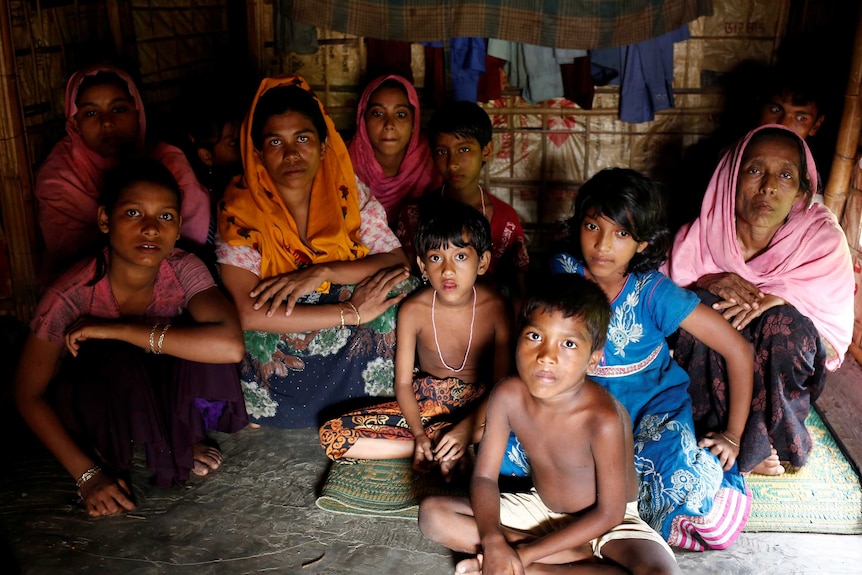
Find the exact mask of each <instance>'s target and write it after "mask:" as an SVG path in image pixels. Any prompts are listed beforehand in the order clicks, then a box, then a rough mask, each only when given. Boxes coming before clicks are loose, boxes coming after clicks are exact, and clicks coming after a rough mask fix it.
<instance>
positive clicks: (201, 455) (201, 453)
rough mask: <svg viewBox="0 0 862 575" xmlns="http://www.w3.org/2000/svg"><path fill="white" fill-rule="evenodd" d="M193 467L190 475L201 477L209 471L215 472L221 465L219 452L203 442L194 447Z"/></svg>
mask: <svg viewBox="0 0 862 575" xmlns="http://www.w3.org/2000/svg"><path fill="white" fill-rule="evenodd" d="M194 458H195V466H194V467H193V468H192V473H194V474H195V475H198V476H201V477H203V476H204V475H207V474H208V473H209V472H210V471H215V470H216V469H218V468H219V466H220V465H221V451H219V450H218V448H217V447H214V446H213V445H210V444H208V443H206V442H204V441H201V442H200V443H196V444H195V446H194Z"/></svg>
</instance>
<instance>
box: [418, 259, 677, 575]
mask: <svg viewBox="0 0 862 575" xmlns="http://www.w3.org/2000/svg"><path fill="white" fill-rule="evenodd" d="M609 318H610V308H609V305H608V301H607V298H606V297H605V295H604V293H603V292H602V290H601V288H599V287H598V286H597V285H596V284H594V283H592V282H590V281H589V280H586V279H584V278H583V277H563V276H553V277H550V278H548V279H547V280H546V281H543V282H539V283H538V285H537V286H536V289H534V290H533V293H532V295H531V296H530V298H529V299H528V301H527V303H526V304H525V306H524V309H523V312H522V320H523V325H522V327H521V331H520V334H519V335H518V338H517V351H516V354H515V355H516V362H517V371H518V375H517V376H513V377H510V378H507V379H504V380H502V381H500V382H499V383H498V384H497V385H496V386H495V387H494V389H493V390H492V391H491V395H490V399H489V402H488V408H487V425H486V426H485V435H484V438H483V439H482V444H481V445H480V448H479V454H478V458H477V461H476V467H475V469H474V471H473V478H472V482H471V485H470V499H469V500H468V499H467V498H464V497H442V496H437V497H429V498H426V499H425V500H424V501H422V503H421V504H420V508H419V526H420V528H421V529H422V532H423V533H424V534H425V535H426V536H427V537H429V538H430V539H433V540H434V541H437V542H438V543H442V544H443V545H445V546H447V547H449V548H450V549H453V550H456V551H461V552H466V553H475V554H477V556H476V557H475V558H470V559H465V560H463V561H461V562H460V563H458V565H457V566H456V570H455V572H456V573H458V574H463V573H483V574H485V575H496V574H524V573H529V574H533V573H628V572H631V573H647V572H648V573H679V572H680V571H679V569H678V567H677V565H676V561H675V559H674V556H673V552H672V551H671V550H670V547H668V545H667V543H665V542H664V540H663V539H662V538H661V536H660V535H659V534H658V533H656V532H655V531H653V529H652V528H650V527H649V525H647V524H646V523H645V522H644V521H643V520H641V519H640V517H639V516H638V512H637V485H638V482H637V477H636V475H635V468H634V450H633V445H632V434H631V423H630V422H629V417H628V414H627V413H626V411H625V409H624V408H623V407H622V406H621V405H620V404H619V403H618V402H617V401H616V400H615V399H614V398H613V397H612V396H611V395H610V394H609V393H608V392H607V391H605V390H604V389H603V388H602V387H601V386H599V385H598V384H596V383H594V382H593V381H591V380H590V379H587V377H586V375H587V373H588V372H589V371H590V370H591V369H593V368H595V367H596V364H597V363H598V361H599V360H600V359H601V357H602V348H603V346H604V343H605V338H606V333H607V328H608V321H609ZM510 430H513V431H514V432H515V433H516V434H517V436H518V438H519V439H520V440H521V443H522V445H523V446H524V448H525V450H526V452H527V453H528V454H529V457H530V463H531V464H532V468H533V475H532V477H533V482H534V487H533V489H532V490H531V491H529V492H527V493H504V494H501V493H500V489H499V487H498V484H497V480H498V470H499V469H500V462H501V460H502V457H503V452H504V450H505V447H506V441H507V439H508V437H509V431H510Z"/></svg>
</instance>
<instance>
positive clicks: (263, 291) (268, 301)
mask: <svg viewBox="0 0 862 575" xmlns="http://www.w3.org/2000/svg"><path fill="white" fill-rule="evenodd" d="M396 266H401V267H403V268H405V269H409V266H408V265H407V258H406V257H405V256H404V251H403V250H402V249H401V248H398V249H395V250H393V251H391V252H388V253H385V254H375V255H371V256H367V257H364V258H361V259H358V260H353V261H348V262H329V263H321V264H315V265H312V266H308V267H306V268H302V269H300V270H296V271H293V272H289V273H286V274H280V275H277V276H274V277H271V278H267V279H264V280H260V281H259V283H258V284H257V285H256V286H255V287H254V289H253V290H251V291H250V293H249V295H250V296H251V297H253V298H256V299H257V301H256V302H255V304H254V305H255V309H261V308H267V307H268V308H269V311H271V312H274V311H275V310H276V309H277V308H278V307H279V306H280V305H282V304H285V306H286V308H285V311H286V312H287V313H288V314H290V313H291V311H292V310H293V308H294V306H295V305H296V300H297V299H299V298H300V297H302V296H304V295H307V294H310V293H311V292H313V291H314V290H316V289H317V288H318V287H319V286H320V285H321V284H322V283H324V282H327V281H329V282H332V283H337V284H357V283H359V282H361V281H362V280H364V279H365V278H367V277H370V276H372V275H374V274H375V273H377V272H379V271H380V270H383V269H387V268H393V267H396Z"/></svg>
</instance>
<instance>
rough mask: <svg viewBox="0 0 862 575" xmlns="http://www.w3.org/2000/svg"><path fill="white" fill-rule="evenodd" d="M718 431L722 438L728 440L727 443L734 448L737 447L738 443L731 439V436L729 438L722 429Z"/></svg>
mask: <svg viewBox="0 0 862 575" xmlns="http://www.w3.org/2000/svg"><path fill="white" fill-rule="evenodd" d="M718 433H719V435H721V436H722V437H723V438H724V440H725V441H726V442H728V443H729V444H731V445H732V446H734V447H735V448H737V449H739V444H738V443H737V442H735V441H734V440H732V439H731V438H729V437H728V436H726V435H725V434H724V432H723V431H719V432H718Z"/></svg>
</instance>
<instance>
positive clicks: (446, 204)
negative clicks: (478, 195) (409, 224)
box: [413, 195, 491, 258]
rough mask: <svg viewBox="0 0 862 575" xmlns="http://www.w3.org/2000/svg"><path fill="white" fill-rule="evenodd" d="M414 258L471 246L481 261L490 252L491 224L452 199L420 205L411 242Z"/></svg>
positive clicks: (465, 205) (479, 213)
mask: <svg viewBox="0 0 862 575" xmlns="http://www.w3.org/2000/svg"><path fill="white" fill-rule="evenodd" d="M413 245H414V246H415V248H416V255H418V256H419V257H420V258H424V257H425V254H427V253H428V252H429V251H430V250H435V249H439V248H446V247H448V246H450V245H454V246H457V247H459V248H464V247H467V246H473V249H475V250H476V253H477V254H479V256H480V257H481V256H482V254H483V253H485V252H487V251H490V250H491V224H489V223H488V219H487V218H486V217H485V216H484V215H482V212H480V211H479V210H477V209H475V208H474V207H472V206H468V205H467V204H463V203H461V202H459V201H457V200H453V199H451V198H445V197H444V198H441V197H438V196H436V195H435V196H433V197H429V198H427V199H425V200H424V201H423V202H421V203H420V205H419V223H418V225H417V226H416V236H415V238H414V241H413Z"/></svg>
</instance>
